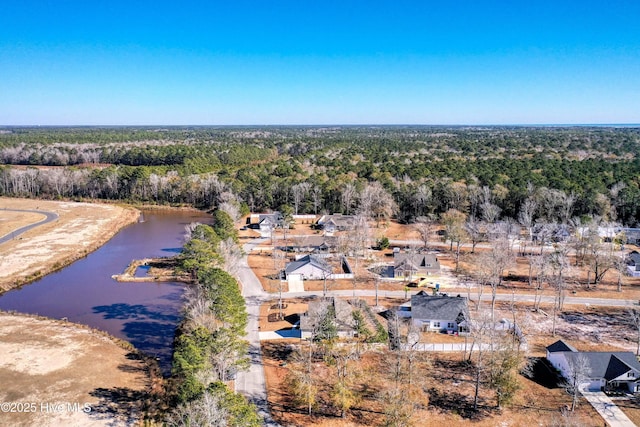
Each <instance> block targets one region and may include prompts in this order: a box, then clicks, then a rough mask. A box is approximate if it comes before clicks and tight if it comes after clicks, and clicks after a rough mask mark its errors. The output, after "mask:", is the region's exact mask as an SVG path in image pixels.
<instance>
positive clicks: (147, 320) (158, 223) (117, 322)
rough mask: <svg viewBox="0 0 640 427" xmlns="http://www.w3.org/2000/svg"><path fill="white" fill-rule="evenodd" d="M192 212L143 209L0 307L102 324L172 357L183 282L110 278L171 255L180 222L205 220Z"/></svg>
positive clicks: (165, 358) (165, 362) (3, 299)
mask: <svg viewBox="0 0 640 427" xmlns="http://www.w3.org/2000/svg"><path fill="white" fill-rule="evenodd" d="M209 219H210V217H209V216H207V215H205V214H202V213H194V212H175V211H145V213H144V222H138V223H135V224H132V225H131V226H129V227H127V228H125V229H123V230H122V231H121V232H120V233H118V234H117V235H116V236H114V238H113V239H111V240H110V241H109V242H107V244H105V245H104V246H102V247H101V248H100V249H98V250H97V251H95V252H93V253H91V254H89V255H88V256H87V257H85V258H83V259H81V260H78V261H76V262H75V263H73V264H72V265H70V266H69V267H67V268H65V269H63V270H61V271H59V272H56V273H53V274H50V275H48V276H46V277H44V278H43V279H41V280H39V281H37V282H35V283H32V284H30V285H27V286H24V287H22V288H21V289H16V290H13V291H10V292H7V293H5V294H4V295H2V296H0V309H2V310H15V311H18V312H23V313H32V314H39V315H42V316H47V317H53V318H63V317H66V318H68V319H69V320H70V321H72V322H77V323H83V324H86V325H89V326H91V327H94V328H97V329H101V330H104V331H106V332H109V333H110V334H112V335H114V336H116V337H118V338H121V339H124V340H126V341H129V342H131V343H132V344H133V345H134V346H135V347H136V348H138V349H140V350H142V351H144V352H146V353H148V354H150V355H153V356H156V357H158V358H159V360H160V363H161V366H162V368H163V370H164V372H165V373H166V372H168V369H169V367H170V363H171V355H172V351H173V349H172V346H173V337H174V333H175V328H176V326H177V324H178V322H179V320H180V308H181V306H182V298H181V297H182V293H183V291H184V287H183V285H181V284H177V283H118V282H116V281H115V280H113V279H112V278H111V276H112V275H114V274H119V273H122V271H124V269H125V268H126V266H127V265H128V264H129V263H130V262H131V261H132V260H133V259H140V258H153V257H163V256H173V255H175V254H176V253H177V252H179V248H180V247H181V246H182V236H183V233H184V227H185V225H187V224H189V223H191V222H201V223H206V222H208V221H209Z"/></svg>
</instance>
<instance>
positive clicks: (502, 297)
mask: <svg viewBox="0 0 640 427" xmlns="http://www.w3.org/2000/svg"><path fill="white" fill-rule="evenodd" d="M416 292H417V291H411V292H408V293H407V295H408V296H411V295H413V294H415V293H416ZM355 294H356V296H357V297H371V296H375V290H372V289H359V290H356V292H355ZM454 294H455V295H457V293H456V292H453V293H451V295H454ZM268 295H269V294H268ZM327 295H329V296H341V297H350V296H353V290H337V291H329V292H327ZM378 295H379V296H380V298H385V297H390V298H404V297H405V292H404V291H379V292H378ZM460 295H462V296H466V293H463V292H461V293H460ZM283 296H284V297H286V298H302V297H308V296H322V291H305V292H285V293H283ZM270 297H271V298H276V296H275V295H273V296H270ZM477 297H478V296H477V294H476V295H474V294H473V293H472V294H471V299H472V300H474V299H476V298H477ZM513 298H514V297H513V296H512V295H511V294H497V295H496V301H511V300H512V299H513ZM481 300H482V301H491V294H490V293H484V294H483V295H482V298H481ZM515 300H516V301H517V302H531V303H533V302H534V301H535V295H533V294H516V295H515ZM553 301H554V297H553V296H552V295H543V296H542V302H543V303H553ZM564 303H565V305H567V304H568V305H572V304H576V305H595V306H604V307H633V306H636V307H637V306H638V300H625V299H613V298H583V297H566V298H565V300H564Z"/></svg>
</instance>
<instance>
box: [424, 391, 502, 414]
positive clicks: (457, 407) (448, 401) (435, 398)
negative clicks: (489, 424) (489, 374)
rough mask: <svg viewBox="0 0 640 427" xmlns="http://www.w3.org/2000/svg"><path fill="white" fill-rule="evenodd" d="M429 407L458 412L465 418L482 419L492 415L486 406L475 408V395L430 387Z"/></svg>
mask: <svg viewBox="0 0 640 427" xmlns="http://www.w3.org/2000/svg"><path fill="white" fill-rule="evenodd" d="M429 407H430V408H436V409H438V410H440V411H443V412H448V413H455V414H458V415H459V416H460V417H462V418H463V419H465V420H470V421H480V420H482V419H484V418H486V417H488V416H490V415H491V410H489V409H488V408H487V407H486V406H480V407H478V409H474V408H473V397H472V396H467V395H464V394H461V393H458V392H455V391H447V392H445V391H440V390H438V389H436V388H431V389H429Z"/></svg>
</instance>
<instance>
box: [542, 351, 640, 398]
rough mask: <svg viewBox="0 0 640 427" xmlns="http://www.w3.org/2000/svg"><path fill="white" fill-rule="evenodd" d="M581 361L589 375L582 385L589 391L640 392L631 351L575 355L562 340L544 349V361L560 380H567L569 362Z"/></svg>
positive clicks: (639, 372) (638, 367)
mask: <svg viewBox="0 0 640 427" xmlns="http://www.w3.org/2000/svg"><path fill="white" fill-rule="evenodd" d="M578 357H582V358H584V359H585V360H586V361H587V362H588V365H589V369H590V373H589V374H588V377H589V378H588V380H587V383H586V384H585V386H586V388H587V389H588V390H604V389H620V388H622V389H626V390H628V391H630V392H632V393H637V392H640V363H638V359H637V358H636V355H635V354H633V353H632V352H630V351H616V352H611V351H578V350H577V349H576V348H575V347H573V346H572V345H570V344H568V343H566V342H565V341H563V340H558V341H556V342H554V343H553V344H551V345H550V346H548V347H547V360H549V363H551V365H553V367H554V368H556V369H557V370H558V371H560V373H561V374H562V376H564V377H565V378H568V377H569V376H570V374H569V371H570V368H569V366H570V364H571V361H572V359H576V358H578Z"/></svg>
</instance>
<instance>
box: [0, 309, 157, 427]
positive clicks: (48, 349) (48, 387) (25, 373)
mask: <svg viewBox="0 0 640 427" xmlns="http://www.w3.org/2000/svg"><path fill="white" fill-rule="evenodd" d="M149 366H150V365H149V364H148V363H147V362H145V361H144V360H143V359H142V358H141V357H140V356H139V355H138V354H137V353H135V352H133V351H132V350H131V349H128V348H127V345H126V344H121V343H118V342H117V341H116V340H115V339H112V338H111V337H109V336H107V335H105V334H103V333H100V332H96V331H92V330H90V329H88V328H86V327H83V326H81V325H76V324H72V323H66V322H62V321H53V320H48V319H39V318H34V317H28V316H23V315H10V314H7V313H0V384H2V387H0V425H3V426H60V425H64V426H113V425H138V423H140V422H141V419H142V412H143V411H146V410H147V409H148V405H149V404H150V393H151V391H152V389H153V388H154V387H156V384H157V383H158V381H159V380H156V379H152V378H157V377H156V375H157V374H156V373H155V372H156V371H155V369H153V368H149Z"/></svg>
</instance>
